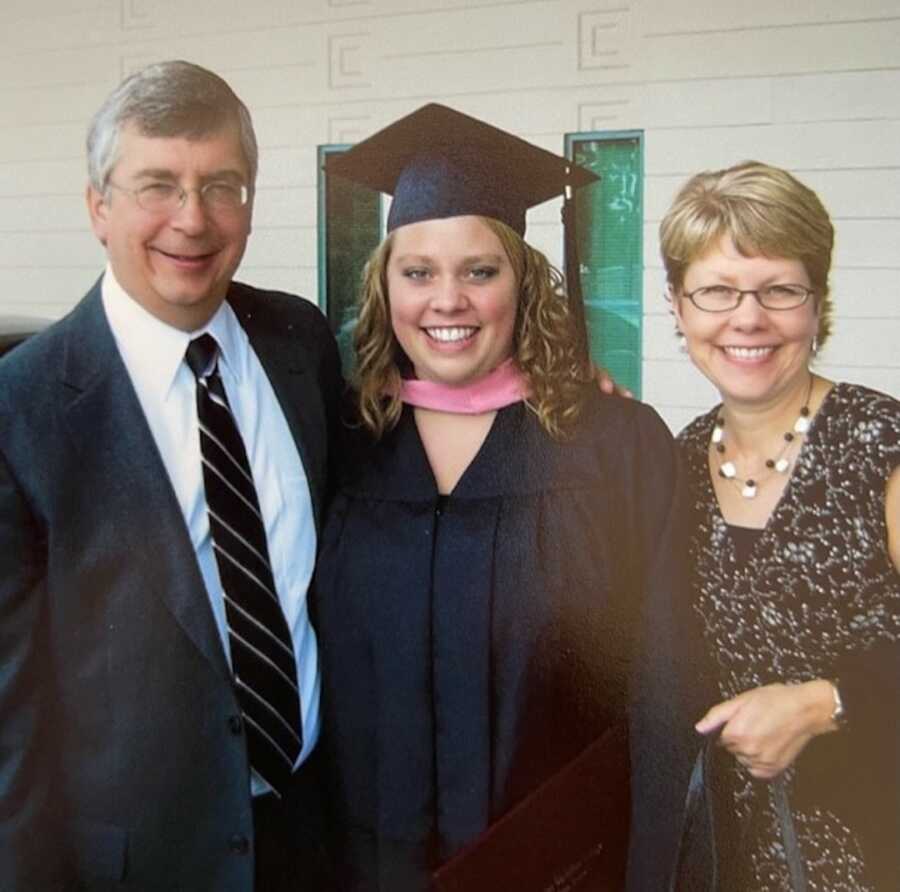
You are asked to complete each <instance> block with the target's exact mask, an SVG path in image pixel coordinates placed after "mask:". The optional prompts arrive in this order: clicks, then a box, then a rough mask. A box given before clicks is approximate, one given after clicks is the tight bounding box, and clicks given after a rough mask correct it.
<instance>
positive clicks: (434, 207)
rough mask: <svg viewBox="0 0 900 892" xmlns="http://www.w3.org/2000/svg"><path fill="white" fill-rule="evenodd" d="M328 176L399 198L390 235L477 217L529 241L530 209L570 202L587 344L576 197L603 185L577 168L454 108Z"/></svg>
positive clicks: (392, 135) (573, 297) (429, 110)
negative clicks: (552, 202) (558, 201)
mask: <svg viewBox="0 0 900 892" xmlns="http://www.w3.org/2000/svg"><path fill="white" fill-rule="evenodd" d="M325 171H326V172H327V173H329V174H337V175H338V176H341V177H344V178H345V179H348V180H351V181H353V182H355V183H359V184H360V185H363V186H368V187H369V188H371V189H375V190H377V191H379V192H385V193H387V194H388V195H392V196H393V201H392V203H391V209H390V211H389V213H388V221H387V228H388V232H391V231H392V230H394V229H397V228H398V227H400V226H405V225H407V224H409V223H419V222H421V221H423V220H434V219H441V218H445V217H460V216H467V215H470V214H473V215H477V216H482V217H491V218H493V219H495V220H500V221H501V222H502V223H506V225H507V226H509V227H510V228H512V229H513V230H515V231H516V232H517V233H518V234H519V235H522V236H524V234H525V212H526V211H527V210H528V208H530V207H534V206H535V205H538V204H542V203H543V202H545V201H549V200H550V199H551V198H555V197H556V196H557V195H562V196H563V197H564V202H563V224H564V226H565V227H566V230H567V237H566V268H567V271H568V274H569V283H568V286H569V289H568V290H569V298H570V302H571V305H572V308H573V315H574V318H575V319H576V324H577V327H578V329H579V337H580V338H581V339H582V341H583V342H584V344H585V348H586V341H587V334H586V331H585V329H584V324H585V323H584V305H583V302H582V299H581V287H580V286H581V283H580V278H581V277H580V275H579V265H578V258H577V256H576V254H577V252H576V239H575V232H574V228H575V225H574V224H575V212H574V202H573V201H571V198H572V196H573V194H574V190H575V189H577V188H579V187H580V186H586V185H587V184H589V183H592V182H594V181H595V180H599V179H600V178H599V177H598V176H597V175H596V174H594V173H592V172H591V171H589V170H587V169H585V168H583V167H579V166H578V165H576V164H575V163H574V162H572V161H569V160H568V159H567V158H563V157H562V156H561V155H555V154H554V153H553V152H548V151H546V150H545V149H542V148H539V147H538V146H535V145H532V144H531V143H529V142H526V141H525V140H524V139H519V137H517V136H513V135H512V134H511V133H507V132H506V131H505V130H500V129H499V128H497V127H493V126H492V125H490V124H486V123H485V122H484V121H479V120H478V119H477V118H472V117H470V116H469V115H464V114H463V113H462V112H458V111H456V110H455V109H452V108H448V107H447V106H446V105H439V104H437V103H429V104H428V105H424V106H422V108H420V109H418V110H417V111H414V112H413V113H412V114H409V115H407V116H406V117H404V118H400V120H399V121H395V122H394V123H393V124H389V125H388V126H387V127H385V128H384V129H382V130H379V131H378V132H377V133H375V134H374V135H372V136H370V137H369V138H368V139H366V140H363V141H362V142H360V143H357V144H356V145H355V146H354V147H353V148H352V149H349V150H348V151H347V152H344V153H341V154H333V155H329V156H328V158H327V160H326V161H325Z"/></svg>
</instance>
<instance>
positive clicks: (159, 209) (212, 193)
mask: <svg viewBox="0 0 900 892" xmlns="http://www.w3.org/2000/svg"><path fill="white" fill-rule="evenodd" d="M107 185H108V186H112V188H113V189H118V190H119V191H120V192H127V193H128V194H129V195H131V196H133V198H134V200H135V201H136V202H137V203H138V207H141V208H143V209H144V210H145V211H149V212H150V213H152V214H174V213H177V212H178V211H180V210H181V208H183V207H184V205H185V202H187V197H188V195H189V194H190V193H191V192H196V193H197V194H198V195H199V196H200V202H201V204H202V205H203V207H204V208H205V209H206V210H207V211H209V212H210V213H213V214H215V213H230V212H233V211H238V210H240V209H241V208H242V207H244V206H245V205H246V204H247V201H248V200H249V198H250V192H249V190H248V189H247V187H246V186H245V185H243V184H241V185H238V184H236V183H229V182H226V181H224V180H212V181H211V182H209V183H204V184H203V185H202V186H199V187H197V188H194V189H185V188H184V187H183V186H179V185H178V184H177V183H166V182H153V183H146V184H145V185H143V186H138V187H137V188H136V189H128V188H126V187H125V186H120V185H119V184H118V183H114V182H112V180H110V181H108V182H107Z"/></svg>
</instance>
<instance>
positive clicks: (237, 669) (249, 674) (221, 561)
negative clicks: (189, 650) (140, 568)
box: [185, 334, 303, 793]
mask: <svg viewBox="0 0 900 892" xmlns="http://www.w3.org/2000/svg"><path fill="white" fill-rule="evenodd" d="M217 353H218V346H217V344H216V342H215V340H214V339H213V338H212V337H211V336H210V335H208V334H205V335H201V336H200V337H199V338H196V339H194V340H193V341H191V343H190V344H189V345H188V348H187V353H186V355H185V360H186V361H187V364H188V366H189V367H190V369H191V371H192V372H193V373H194V376H195V377H196V379H197V420H198V422H199V426H200V454H201V458H202V461H203V484H204V488H205V490H206V505H207V510H208V512H209V526H210V532H211V533H212V544H213V551H214V553H215V555H216V564H217V565H218V568H219V576H220V577H221V580H222V588H223V591H224V595H225V615H226V619H227V621H228V639H229V642H230V645H231V668H232V671H233V673H234V682H235V688H236V690H237V697H238V702H239V703H240V706H241V712H242V714H243V718H244V726H245V728H246V732H247V747H248V750H249V754H250V764H251V766H252V767H253V768H254V769H255V770H256V771H257V773H258V774H259V775H260V776H261V777H262V778H263V779H264V780H265V781H267V783H268V784H269V786H271V787H272V789H273V790H274V791H275V792H276V793H280V792H282V791H284V789H285V788H286V785H287V782H288V780H289V779H290V775H291V771H292V770H293V767H294V762H295V761H296V760H297V756H298V755H299V753H300V749H301V747H302V743H303V741H302V728H301V718H300V695H299V692H298V690H297V664H296V662H295V660H294V650H293V646H292V644H291V636H290V632H289V631H288V626H287V622H286V621H285V618H284V613H283V612H282V609H281V604H280V603H279V601H278V595H277V593H276V591H275V580H274V579H273V577H272V568H271V566H270V564H269V549H268V546H267V545H266V530H265V526H264V525H263V519H262V514H261V513H260V510H259V500H258V499H257V496H256V487H255V486H254V485H253V476H252V473H251V470H250V462H249V461H248V460H247V452H246V450H245V449H244V443H243V440H242V439H241V434H240V431H239V430H238V428H237V425H236V424H235V421H234V417H233V416H232V414H231V409H230V408H229V406H228V399H227V397H226V396H225V388H224V387H223V386H222V379H221V377H219V371H218V360H217Z"/></svg>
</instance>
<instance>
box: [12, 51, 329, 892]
mask: <svg viewBox="0 0 900 892" xmlns="http://www.w3.org/2000/svg"><path fill="white" fill-rule="evenodd" d="M88 154H89V169H90V185H89V187H88V194H87V200H88V207H89V211H90V216H91V221H92V225H93V228H94V231H95V233H96V234H97V236H98V238H99V239H100V241H101V242H102V243H103V244H104V246H105V248H106V252H107V256H108V261H109V262H108V266H107V268H106V271H105V273H104V274H103V276H102V278H101V279H100V281H98V283H97V284H96V285H95V286H94V287H93V288H92V289H91V290H90V292H89V293H88V294H87V296H86V297H85V298H84V299H83V300H82V301H81V302H80V303H79V304H78V305H77V306H76V307H75V309H74V310H73V311H72V312H71V313H70V314H69V315H68V316H66V317H65V318H64V319H62V320H61V321H59V322H58V323H57V324H55V325H53V326H52V327H51V328H49V329H48V330H47V331H45V332H43V333H42V334H40V335H38V336H36V337H34V338H32V339H31V340H30V341H28V342H27V343H25V344H24V345H22V346H21V347H20V348H18V349H17V350H16V351H14V352H13V353H12V354H10V355H9V356H8V357H6V358H5V359H4V360H3V361H2V363H0V888H2V889H3V890H4V892H44V890H50V889H65V890H69V889H72V890H75V889H77V890H90V892H94V890H97V892H99V890H107V889H110V890H111V889H123V890H141V892H163V890H164V892H174V890H184V892H207V890H208V892H251V890H253V889H256V890H258V892H278V890H281V889H284V888H291V889H295V890H298V892H303V890H319V889H323V888H327V879H326V873H327V864H326V863H325V860H324V858H323V856H322V843H323V840H322V833H321V825H320V822H321V815H320V809H319V802H318V801H317V797H318V778H317V773H316V769H315V767H314V765H313V761H312V759H311V753H312V751H313V748H314V746H315V743H316V738H317V736H318V727H319V725H318V702H319V699H318V698H319V677H318V663H317V646H316V639H315V634H314V632H313V629H312V627H311V626H310V623H309V617H308V612H307V603H306V595H307V586H308V584H309V580H310V575H311V573H312V567H313V560H314V555H315V546H316V533H317V530H318V528H319V524H320V522H321V517H322V510H323V503H324V497H325V486H326V476H327V474H326V471H327V464H328V461H329V455H328V441H327V435H328V430H329V427H330V425H331V424H332V422H333V419H334V417H335V413H336V403H337V399H338V394H339V390H340V386H341V385H340V372H339V364H338V359H337V352H336V349H335V345H334V341H333V338H332V337H331V334H330V333H329V331H328V329H327V326H326V324H325V322H324V320H323V319H322V317H321V314H320V313H319V312H318V311H317V310H316V309H315V307H313V306H312V305H311V304H309V303H307V302H306V301H303V300H301V299H298V298H294V297H291V296H289V295H284V294H276V293H271V292H262V291H258V290H256V289H253V288H249V287H247V286H243V285H239V284H236V283H234V282H232V276H233V274H234V272H235V270H236V268H237V266H238V264H239V262H240V259H241V256H242V254H243V252H244V247H245V244H246V240H247V237H248V235H249V232H250V222H251V211H252V205H253V188H254V180H255V174H256V143H255V139H254V135H253V129H252V125H251V123H250V118H249V115H248V113H247V110H246V108H245V107H244V106H243V104H242V103H241V102H240V100H239V99H238V98H237V97H236V96H235V95H234V93H233V92H232V91H231V90H230V88H229V87H228V86H227V84H225V82H224V81H222V80H221V79H220V78H218V77H217V76H216V75H214V74H212V73H211V72H208V71H205V70H204V69H201V68H198V67H197V66H194V65H189V64H188V63H183V62H173V63H163V64H160V65H154V66H150V67H149V68H147V69H144V70H143V71H141V72H138V73H137V74H136V75H133V76H132V77H131V78H129V79H127V80H126V81H125V82H124V83H123V84H122V85H121V86H120V87H119V88H118V89H117V90H116V91H115V92H114V93H113V94H112V96H111V97H110V98H109V99H108V100H107V102H106V103H105V104H104V106H103V107H102V108H101V109H100V111H99V112H98V114H97V116H96V117H95V119H94V121H93V123H92V125H91V130H90V134H89V139H88ZM192 351H193V354H194V356H193V358H191V356H192ZM198 351H199V352H198ZM204 351H205V352H204ZM198 357H199V358H198ZM223 391H224V392H223ZM204 413H212V415H205V414H204ZM216 413H219V414H218V415H216ZM217 425H224V426H225V427H224V428H223V429H220V428H219V427H217ZM241 442H242V446H241V445H240V444H241ZM223 443H224V444H225V446H224V447H223ZM226 447H227V448H226ZM219 448H221V450H222V451H221V454H220V455H219V456H218V457H217V456H216V454H215V450H216V449H219ZM217 461H219V462H221V463H220V464H219V465H218V466H217ZM226 466H227V467H226ZM229 475H231V476H230V479H229ZM241 487H244V489H243V493H241V492H238V489H240V488H241ZM247 487H249V489H248V488H247ZM229 493H230V494H232V495H236V496H237V498H236V499H233V501H235V502H236V503H238V502H239V503H240V505H239V507H240V506H243V507H244V508H246V509H247V510H246V511H244V512H243V513H242V514H241V512H240V511H235V512H234V513H235V515H238V514H240V516H232V514H230V513H229V511H230V510H231V509H226V508H220V507H219V505H220V501H221V499H223V498H225V499H227V498H229ZM251 515H252V516H251ZM245 523H246V524H247V525H246V526H244V524H245ZM228 537H231V538H230V539H229V538H228ZM254 537H256V538H254ZM235 549H245V552H243V554H246V555H251V553H252V557H246V558H245V557H242V556H241V553H238V552H237V551H235ZM235 554H237V557H235ZM252 561H258V562H259V567H261V568H262V569H256V565H255V564H253V565H252V566H251V563H252ZM242 586H243V588H242ZM247 589H253V590H254V591H255V594H256V595H259V593H260V591H262V592H264V593H266V594H268V595H270V596H271V599H270V600H269V601H266V604H267V606H265V607H264V608H263V609H264V612H265V611H267V617H268V618H260V616H258V615H256V613H255V611H256V609H257V607H256V606H254V604H255V602H254V600H253V599H254V597H255V595H254V591H250V592H249V594H248V592H247ZM256 589H259V591H256ZM273 590H274V591H273ZM245 598H249V600H242V599H245ZM258 600H259V599H258V598H257V601H258ZM263 600H265V599H264V598H263ZM273 604H274V606H273ZM270 621H271V624H270ZM242 623H243V625H242ZM257 633H258V634H259V637H260V640H261V641H262V642H263V643H256V644H254V643H253V642H254V639H253V635H254V634H257ZM266 642H269V643H271V644H272V647H273V648H274V650H278V648H280V649H281V651H282V654H281V656H282V657H284V659H282V660H281V661H280V666H274V664H275V663H276V662H279V661H278V660H277V659H275V658H274V657H272V656H267V655H266V653H265V652H264V651H265V643H266ZM285 655H287V656H285ZM253 659H255V660H256V662H255V663H253V664H252V665H250V662H248V661H252V660H253ZM273 667H274V669H275V670H276V671H277V675H278V676H279V678H280V681H279V682H278V683H279V684H281V685H282V688H283V690H282V691H280V692H279V693H278V695H277V696H270V693H269V691H270V687H271V685H272V684H273V682H272V681H271V678H270V676H272V675H273V674H275V673H273V672H272V671H271V670H272V668H273ZM267 673H268V675H267ZM267 685H268V686H269V687H267ZM282 694H284V696H282ZM276 701H278V702H277V705H276V706H272V703H276ZM282 701H283V702H284V703H285V704H286V705H285V706H282ZM254 704H257V705H259V706H260V710H261V713H266V712H268V713H271V715H270V716H268V717H267V716H266V715H261V714H260V712H255V711H254V709H255V705H254ZM267 718H271V720H272V724H271V725H270V726H266V720H267ZM275 726H277V728H276V727H275ZM267 728H268V730H267ZM281 732H283V736H284V740H286V741H287V743H282V742H281V738H279V740H278V741H277V742H276V741H275V740H274V739H273V738H275V737H278V736H279V733H281ZM267 741H268V743H267ZM267 745H268V746H269V752H268V755H267V754H266V752H265V747H266V746H267ZM267 760H268V761H267Z"/></svg>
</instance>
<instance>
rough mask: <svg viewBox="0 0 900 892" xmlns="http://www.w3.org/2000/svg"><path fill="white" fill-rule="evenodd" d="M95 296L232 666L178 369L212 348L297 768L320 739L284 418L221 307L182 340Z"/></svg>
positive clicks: (193, 416)
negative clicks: (261, 537) (277, 620)
mask: <svg viewBox="0 0 900 892" xmlns="http://www.w3.org/2000/svg"><path fill="white" fill-rule="evenodd" d="M101 292H102V298H103V308H104V310H105V312H106V317H107V319H108V320H109V324H110V327H111V328H112V333H113V337H114V338H115V341H116V345H117V346H118V348H119V352H120V353H121V355H122V359H123V360H124V362H125V367H126V369H127V370H128V374H129V375H130V376H131V382H132V384H133V385H134V389H135V391H136V392H137V397H138V401H139V402H140V404H141V408H142V409H143V410H144V415H145V417H146V418H147V423H148V424H149V426H150V430H151V432H152V434H153V439H154V440H155V441H156V446H157V448H158V449H159V453H160V455H161V457H162V460H163V464H164V465H165V467H166V471H167V472H168V475H169V480H170V481H171V483H172V487H173V489H174V490H175V496H176V498H177V499H178V504H179V505H180V506H181V512H182V514H183V515H184V519H185V523H186V524H187V528H188V534H189V535H190V537H191V543H192V544H193V546H194V551H195V552H196V554H197V562H198V563H199V565H200V572H201V573H202V575H203V581H204V583H205V585H206V591H207V594H208V596H209V602H210V606H211V607H212V612H213V616H214V617H215V620H216V625H217V627H218V629H219V637H220V638H221V640H222V647H223V648H224V650H225V655H226V658H227V659H228V661H229V664H230V663H231V652H230V648H229V642H228V632H227V623H226V618H225V602H224V599H223V594H222V583H221V580H220V578H219V569H218V566H217V565H216V559H215V555H214V553H213V548H212V538H211V536H210V529H209V518H208V515H207V510H206V493H205V490H204V488H203V472H202V468H201V462H200V435H199V431H198V428H197V404H196V381H195V379H194V376H193V374H192V373H191V370H190V369H189V368H188V366H187V363H186V362H185V361H184V354H185V351H186V350H187V346H188V343H189V342H190V341H191V340H193V339H194V338H196V337H198V336H199V335H201V334H203V333H204V332H208V333H209V334H210V335H212V336H213V337H214V338H215V339H216V343H217V344H218V345H219V373H220V375H221V377H222V383H223V385H224V387H225V393H226V394H227V396H228V402H229V405H230V406H231V412H232V414H233V415H234V418H235V421H236V423H237V426H238V429H239V430H240V432H241V436H242V437H243V439H244V447H245V448H246V450H247V457H248V459H249V461H250V467H251V470H252V472H253V480H254V482H255V484H256V491H257V495H258V496H259V505H260V509H261V511H262V516H263V519H264V521H265V527H266V537H267V540H268V546H269V558H270V561H271V564H272V573H273V575H274V577H275V586H276V589H277V591H278V598H279V600H280V601H281V606H282V609H283V610H284V615H285V619H286V620H287V624H288V628H289V629H290V631H291V638H292V639H293V643H294V656H295V658H296V660H297V681H298V684H299V689H300V709H301V715H302V719H303V749H302V751H301V753H300V756H299V757H298V760H297V764H298V765H299V764H300V763H301V762H302V761H303V760H304V759H305V758H306V757H307V756H308V755H309V753H310V751H311V750H312V748H313V747H314V746H315V743H316V740H317V739H318V736H319V669H318V649H317V644H316V635H315V632H314V630H313V628H312V626H311V625H310V622H309V613H308V609H307V602H306V595H307V589H308V588H309V582H310V578H311V577H312V572H313V564H314V562H315V554H316V530H315V524H314V521H313V514H312V501H311V499H310V494H309V485H308V482H307V479H306V473H305V472H304V469H303V464H302V462H301V461H300V456H299V455H298V453H297V447H296V445H295V443H294V439H293V437H292V436H291V432H290V429H289V428H288V425H287V421H286V420H285V418H284V413H283V412H282V411H281V407H280V405H279V403H278V399H277V397H276V396H275V392H274V390H273V389H272V385H271V383H270V382H269V379H268V377H267V375H266V373H265V371H264V370H263V367H262V365H261V364H260V361H259V359H258V357H257V356H256V354H255V353H254V352H253V348H252V347H251V345H250V341H249V339H248V337H247V333H246V332H245V331H244V329H243V327H242V326H241V324H240V322H238V320H237V317H236V316H235V314H234V311H233V310H232V309H231V307H230V306H229V305H228V304H227V303H223V304H222V306H221V307H219V309H218V311H217V312H216V313H215V315H214V316H213V317H212V319H210V321H209V322H208V323H207V324H206V325H205V326H204V327H203V328H202V329H200V330H198V331H195V332H190V333H187V332H184V331H181V330H179V329H177V328H173V327H172V326H170V325H167V324H166V323H164V322H163V321H161V320H160V319H158V318H156V316H154V315H152V314H151V313H149V312H148V311H147V310H145V309H144V308H143V307H142V306H141V305H140V304H139V303H137V301H135V300H133V299H132V298H130V297H129V296H128V294H127V293H126V292H125V291H124V290H123V289H122V286H121V285H120V284H119V283H118V281H117V280H116V278H115V276H114V275H113V272H112V269H111V268H110V267H109V266H107V269H106V273H105V274H104V276H103V283H102V286H101ZM295 767H296V766H295ZM252 789H253V793H254V794H258V793H262V792H265V791H266V790H267V789H268V788H267V787H266V785H265V783H264V782H263V781H262V780H261V779H260V778H259V777H258V776H257V775H256V774H254V775H253V783H252Z"/></svg>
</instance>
